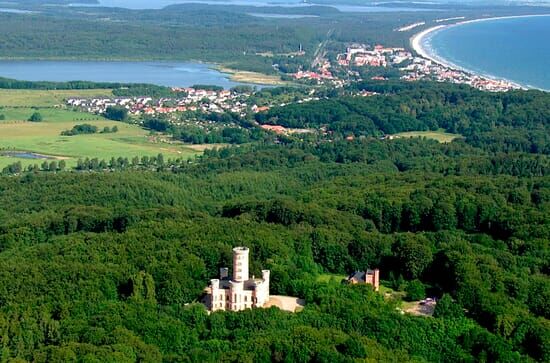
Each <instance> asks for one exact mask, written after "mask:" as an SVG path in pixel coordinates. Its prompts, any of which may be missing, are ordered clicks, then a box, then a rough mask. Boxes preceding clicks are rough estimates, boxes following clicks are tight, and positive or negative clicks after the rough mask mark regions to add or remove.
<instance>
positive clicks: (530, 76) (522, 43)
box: [423, 15, 550, 90]
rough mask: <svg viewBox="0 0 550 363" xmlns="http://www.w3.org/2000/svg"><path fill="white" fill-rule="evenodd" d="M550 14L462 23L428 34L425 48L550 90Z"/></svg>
mask: <svg viewBox="0 0 550 363" xmlns="http://www.w3.org/2000/svg"><path fill="white" fill-rule="evenodd" d="M549 39H550V15H549V16H532V17H513V18H500V19H491V20H483V21H476V22H469V23H463V24H458V25H454V26H450V27H446V28H443V29H441V30H438V31H435V32H433V33H431V34H428V35H427V36H426V37H425V38H424V39H423V48H424V49H425V50H426V51H427V52H428V53H430V54H431V55H433V56H434V58H437V59H440V60H442V61H443V62H445V63H448V64H452V65H454V66H456V67H459V68H463V69H465V70H468V71H471V72H473V73H478V74H482V75H485V76H489V77H492V78H502V79H507V80H510V81H513V82H515V83H517V84H520V85H523V86H525V87H530V88H539V89H544V90H550V72H549V71H548V67H549V66H550V41H549Z"/></svg>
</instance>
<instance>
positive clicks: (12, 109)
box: [0, 90, 199, 168]
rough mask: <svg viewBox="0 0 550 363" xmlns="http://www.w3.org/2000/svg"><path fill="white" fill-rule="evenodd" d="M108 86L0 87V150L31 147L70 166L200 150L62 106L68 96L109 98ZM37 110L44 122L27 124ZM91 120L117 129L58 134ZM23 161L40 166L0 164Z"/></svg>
mask: <svg viewBox="0 0 550 363" xmlns="http://www.w3.org/2000/svg"><path fill="white" fill-rule="evenodd" d="M109 93H110V91H108V90H76V91H29V90H25V91H19V90H15V91H12V90H2V91H0V115H4V117H5V120H3V121H0V153H1V152H2V151H11V150H16V151H29V152H34V153H39V154H44V155H48V156H52V157H57V158H60V159H61V158H62V159H65V160H66V162H67V165H69V166H73V165H75V164H76V163H77V161H78V159H79V158H86V157H89V158H98V159H100V160H101V159H105V160H109V159H111V158H112V157H119V156H122V157H127V158H129V159H131V158H133V157H135V156H138V157H141V156H144V155H147V156H153V155H157V154H159V153H162V154H164V155H165V157H167V158H188V157H192V156H194V155H196V154H198V153H199V151H197V150H193V149H191V148H188V147H186V146H185V145H181V144H166V143H159V142H153V141H151V139H150V138H149V132H148V131H146V130H144V129H142V128H141V127H139V126H136V125H130V124H126V123H122V122H116V121H111V120H106V119H105V118H103V117H101V116H98V115H93V114H89V113H84V112H77V111H73V110H68V109H64V108H61V106H62V104H63V101H64V99H66V98H68V97H92V96H101V95H105V96H108V95H109ZM34 112H39V113H40V114H41V115H42V117H43V121H42V122H29V121H27V120H28V119H29V117H30V116H31V115H32V114H33V113H34ZM84 122H85V123H90V124H92V125H95V126H97V127H98V129H99V130H102V129H103V128H104V127H109V128H112V127H113V126H115V125H116V126H117V127H118V130H119V131H118V132H117V133H109V134H100V133H98V134H92V135H77V136H61V132H62V131H65V130H70V129H72V128H73V126H74V125H77V124H80V123H84ZM16 161H21V163H22V164H23V165H24V166H27V165H30V164H36V163H38V164H40V163H42V161H41V160H33V159H20V158H13V157H8V156H0V168H3V167H5V166H6V165H9V164H12V163H14V162H16Z"/></svg>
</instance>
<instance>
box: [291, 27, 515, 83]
mask: <svg viewBox="0 0 550 363" xmlns="http://www.w3.org/2000/svg"><path fill="white" fill-rule="evenodd" d="M414 25H418V24H414ZM338 67H339V68H340V69H341V70H342V71H343V72H337V71H336V69H337V68H338ZM392 68H393V69H396V70H398V71H399V72H400V74H401V76H400V78H401V79H402V80H405V81H418V80H434V81H437V82H450V83H455V84H467V85H470V86H472V87H474V88H477V89H480V90H484V91H490V92H505V91H509V90H512V89H519V88H520V87H519V86H517V85H515V84H513V83H510V82H507V81H504V80H494V79H490V78H487V77H482V76H478V75H474V74H470V73H468V72H465V71H462V70H459V69H453V68H450V67H446V66H444V65H442V64H439V63H437V62H435V61H433V60H430V59H427V58H424V57H421V56H415V55H414V54H413V53H412V52H410V51H407V50H405V49H404V48H391V47H384V46H383V45H375V46H374V47H370V46H367V45H364V44H352V45H350V46H349V47H347V49H346V51H345V52H344V53H341V54H338V55H337V57H336V65H335V66H333V65H332V64H331V63H330V61H329V60H328V59H323V61H322V62H319V65H318V69H317V70H316V71H307V72H306V71H299V72H297V73H295V74H293V75H292V76H293V77H294V78H295V79H296V80H313V81H316V82H317V83H332V85H333V86H336V87H340V86H342V84H343V82H342V79H340V78H339V77H336V76H335V74H337V73H343V74H345V76H346V77H347V78H348V79H349V80H356V81H360V80H361V79H360V78H359V73H358V72H357V70H359V69H372V70H382V69H392ZM331 69H332V71H331ZM371 79H372V80H375V81H383V80H386V77H383V76H373V77H371Z"/></svg>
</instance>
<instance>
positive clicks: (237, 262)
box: [233, 247, 250, 282]
mask: <svg viewBox="0 0 550 363" xmlns="http://www.w3.org/2000/svg"><path fill="white" fill-rule="evenodd" d="M249 252H250V250H249V249H248V248H246V247H235V248H233V281H239V282H240V281H247V280H248V279H249V277H248V253H249Z"/></svg>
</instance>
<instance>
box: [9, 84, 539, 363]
mask: <svg viewBox="0 0 550 363" xmlns="http://www.w3.org/2000/svg"><path fill="white" fill-rule="evenodd" d="M432 86H433V87H434V88H433V89H431V88H430V86H429V85H426V86H424V85H422V86H421V88H420V89H418V88H410V87H411V86H410V85H408V84H404V85H393V86H391V87H402V89H401V90H399V92H402V93H403V96H402V97H403V98H400V97H401V96H400V95H399V94H396V92H397V91H396V90H395V89H394V90H387V92H388V94H389V95H388V96H381V97H385V98H386V99H387V100H383V101H382V104H386V105H387V104H389V105H390V106H391V107H390V106H388V107H389V109H386V108H385V106H380V107H382V108H381V109H380V110H386V111H376V112H381V114H387V113H389V114H394V113H395V114H396V115H397V114H399V112H397V111H395V112H394V111H392V110H393V107H394V106H395V105H403V110H404V111H401V113H402V114H404V115H406V114H407V112H412V111H407V112H405V110H406V107H405V106H407V107H410V106H411V105H416V106H415V107H420V105H419V103H420V102H421V101H420V100H415V97H413V94H415V93H419V94H422V95H424V96H423V97H424V101H422V102H425V103H426V105H425V108H424V111H425V115H428V114H431V112H432V111H430V110H434V109H436V108H437V109H439V111H437V115H445V114H449V115H452V116H453V117H454V116H457V117H459V118H460V117H464V120H469V121H470V126H468V127H465V128H464V130H463V132H464V134H465V135H466V136H467V137H466V140H464V139H463V140H457V141H454V142H452V143H447V144H440V143H438V142H436V141H432V140H427V139H421V138H417V139H397V140H380V139H379V138H373V137H365V138H356V139H355V140H352V141H348V140H339V139H337V138H334V139H333V140H331V141H330V142H329V141H327V140H326V139H317V138H314V139H307V138H306V139H299V138H293V137H281V138H278V139H277V141H276V142H271V141H270V140H262V141H258V142H256V143H254V144H250V145H241V146H238V147H228V148H222V149H214V150H209V151H206V152H205V154H204V155H203V156H202V157H200V158H198V159H195V160H165V159H164V157H162V155H157V156H155V157H146V156H144V157H143V158H142V159H137V160H132V161H129V160H127V159H126V160H125V159H123V158H118V159H116V158H113V160H111V161H108V162H106V161H103V163H102V161H99V160H97V159H95V160H94V159H91V160H90V159H88V160H81V161H80V162H79V166H78V168H77V169H78V170H73V171H72V172H59V171H60V170H62V169H64V168H65V167H63V168H61V166H60V165H54V166H53V167H52V166H50V164H48V165H46V166H47V168H42V170H55V171H56V173H52V172H48V173H46V172H38V171H36V170H38V169H40V168H37V169H36V170H34V169H33V170H32V171H30V172H24V171H23V170H21V165H19V167H18V166H17V165H13V166H11V167H10V168H11V169H10V170H6V171H5V174H9V175H8V176H2V177H0V191H1V193H0V203H1V205H2V208H1V209H0V266H1V267H0V330H1V331H2V337H3V338H2V345H1V351H2V357H4V358H5V359H6V360H7V359H9V358H18V359H21V360H29V361H37V362H50V361H113V362H115V361H116V362H119V361H129V362H130V361H132V362H133V361H143V362H157V361H166V362H176V361H231V362H242V361H300V362H306V361H322V362H351V361H354V360H361V359H365V358H366V359H369V360H371V361H397V360H399V361H466V362H473V361H486V362H497V361H498V362H518V361H541V362H546V361H548V360H549V359H550V350H549V344H548V342H549V341H550V326H549V323H548V317H549V315H550V312H549V304H548V301H549V291H550V285H549V284H550V283H549V279H548V273H549V271H550V265H549V261H550V249H549V246H548V241H550V188H549V187H550V180H549V173H550V163H549V159H548V155H547V153H546V152H545V151H544V150H545V149H544V147H545V146H544V145H546V144H545V142H546V141H544V140H545V139H544V138H543V139H541V140H542V143H539V141H537V145H541V146H543V147H542V148H540V149H538V148H536V149H532V148H526V149H524V147H517V145H516V144H514V146H513V147H509V144H507V143H505V142H502V143H501V142H498V140H500V139H499V138H498V137H497V136H496V135H495V134H494V133H493V132H496V130H499V129H505V128H507V127H509V128H510V129H511V130H513V132H514V133H517V134H521V133H525V134H526V135H527V134H531V133H533V132H535V131H536V129H540V130H546V128H547V122H548V121H547V120H548V119H547V118H546V114H545V112H546V111H545V110H539V107H540V105H544V104H546V102H548V101H547V97H548V96H546V95H544V94H542V93H538V92H517V93H510V94H504V95H486V94H477V93H474V95H472V96H471V97H473V98H472V100H471V101H465V100H464V99H463V98H462V99H460V101H458V100H455V101H451V100H450V99H451V98H452V95H460V94H462V93H472V92H473V91H466V90H464V89H462V88H461V87H454V86H453V87H449V88H447V87H446V86H445V87H444V86H441V87H439V86H436V85H432ZM376 87H380V86H376ZM388 87H389V86H388ZM422 87H426V89H423V88H422ZM378 91H379V92H380V93H383V92H386V90H384V89H378ZM476 94H477V95H478V96H479V98H476V97H477V96H476ZM464 97H466V96H464ZM447 98H448V99H449V100H447V101H444V100H443V99H447ZM467 98H470V96H468V97H467ZM476 99H477V100H478V101H475V100H476ZM497 100H498V102H500V104H501V105H504V103H506V104H507V106H506V108H507V109H509V110H511V109H515V111H513V112H511V111H504V110H503V109H501V110H499V111H495V112H496V113H495V114H494V115H492V116H490V117H489V116H479V117H477V116H475V117H474V116H473V115H475V114H479V108H481V109H482V110H483V111H484V114H485V115H490V114H491V112H490V111H491V109H492V108H491V107H492V106H491V105H493V106H495V105H497V104H498V102H497ZM505 100H506V101H505ZM520 100H523V101H520ZM320 102H321V103H319V104H323V102H329V103H330V104H331V105H332V104H335V105H337V104H341V105H345V108H344V110H347V111H343V112H344V113H343V114H342V117H341V119H342V120H349V118H348V116H347V115H346V114H347V113H355V111H349V108H348V107H351V106H352V105H354V107H356V108H357V109H360V108H361V107H368V108H369V109H371V108H370V107H371V106H372V107H373V108H372V109H374V110H376V109H377V107H379V106H376V105H374V104H371V103H378V102H379V101H375V100H374V99H373V100H372V101H371V100H370V99H361V100H355V99H347V98H346V99H337V100H328V101H320ZM432 102H433V104H432ZM428 103H430V104H431V105H428ZM458 104H460V105H462V106H460V107H458V106H456V105H458ZM303 107H304V110H311V112H313V113H315V112H316V111H315V108H311V107H310V106H309V105H307V104H305V105H304V106H303ZM335 107H336V108H335V110H337V109H338V106H335ZM466 109H470V110H469V111H468V112H467V113H463V112H466ZM388 110H389V111H388ZM476 110H477V111H476ZM534 110H539V111H534ZM418 111H421V108H419V109H418V110H417V112H416V114H417V116H416V117H414V118H409V116H403V118H404V119H409V120H416V121H414V122H425V120H426V119H425V118H420V117H418V115H420V114H421V112H418ZM276 112H277V113H278V112H287V111H276ZM335 112H336V111H335ZM509 112H511V113H509ZM366 114H370V111H369V112H368V113H366ZM273 115H275V113H274V114H273ZM296 115H298V111H296ZM304 115H307V112H305V113H304ZM433 115H435V113H434V114H433ZM512 115H516V116H512ZM325 116H326V115H325ZM289 117H290V116H289ZM307 117H310V119H308V120H309V121H307V122H308V123H311V124H319V125H320V124H324V123H328V125H329V126H330V125H333V124H334V123H335V122H336V123H337V121H335V120H334V119H330V120H328V121H327V119H326V118H323V119H322V120H320V119H317V116H312V115H310V116H307ZM319 117H321V116H319ZM322 117H324V116H322ZM373 117H374V116H373ZM285 118H286V116H285ZM289 119H292V117H290V118H289ZM435 119H436V120H438V121H437V122H442V121H441V120H442V119H441V118H439V117H437V118H435ZM281 120H282V118H280V119H279V120H278V121H279V122H280V121H281ZM296 120H298V118H296ZM420 120H424V121H420ZM464 120H463V121H464ZM293 122H294V121H293ZM343 122H344V125H345V124H346V122H347V121H343ZM453 122H454V121H453ZM486 123H489V125H488V126H487V125H486ZM495 123H496V124H498V125H499V126H498V127H496V126H495V125H496V124H495ZM395 125H397V123H396V124H395ZM438 126H442V125H439V124H438ZM346 127H347V126H346ZM469 128H471V135H468V132H470V131H468V130H469ZM474 130H477V131H474ZM485 132H487V134H486V137H487V138H486V139H483V138H480V139H478V140H477V141H472V140H474V139H473V138H474V136H475V135H479V134H483V133H485ZM365 136H366V135H365ZM495 140H497V142H495ZM52 168H53V169H52ZM236 245H246V246H249V247H250V248H251V255H252V256H251V273H255V274H257V275H258V274H259V273H260V270H261V269H264V268H267V269H270V270H271V271H272V273H271V275H272V282H271V289H272V293H273V294H286V295H292V296H297V297H300V298H303V299H305V302H306V305H305V308H304V310H303V311H301V312H299V313H295V314H291V313H287V312H282V311H280V310H278V309H277V308H271V309H254V310H249V311H244V312H240V313H230V312H217V313H214V314H210V315H208V314H207V313H206V311H205V309H204V308H203V307H202V306H201V305H200V303H199V302H200V300H201V298H202V294H203V289H204V287H205V286H206V285H207V283H208V279H209V278H211V277H214V276H217V274H218V269H219V267H222V266H228V265H230V264H231V261H230V260H231V248H232V247H234V246H236ZM375 267H376V268H380V270H381V274H382V276H381V278H382V283H383V285H384V286H386V287H392V288H394V289H396V290H403V291H404V292H403V293H404V294H408V297H409V298H410V299H419V298H423V297H436V298H440V300H439V303H438V305H437V307H436V310H435V314H434V317H431V318H428V317H416V316H412V315H408V314H401V313H400V312H399V311H398V310H397V308H398V304H399V302H398V301H397V300H394V299H390V298H386V297H385V296H384V294H383V293H375V292H373V291H372V289H370V288H369V287H367V286H352V285H345V284H341V283H340V281H339V280H334V279H333V280H330V281H328V282H327V281H325V280H323V279H320V277H321V276H324V275H323V274H335V275H336V276H342V275H347V274H349V273H350V272H352V271H355V270H362V269H366V268H375Z"/></svg>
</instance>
